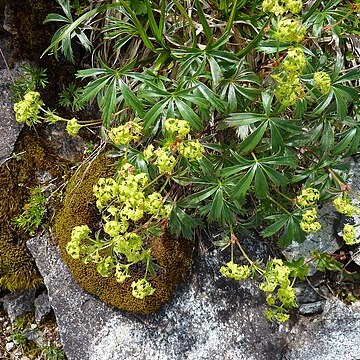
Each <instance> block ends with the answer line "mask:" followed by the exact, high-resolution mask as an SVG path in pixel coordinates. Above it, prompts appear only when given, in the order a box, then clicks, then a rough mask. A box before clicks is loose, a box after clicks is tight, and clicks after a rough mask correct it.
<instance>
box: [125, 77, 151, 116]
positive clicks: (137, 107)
mask: <svg viewBox="0 0 360 360" xmlns="http://www.w3.org/2000/svg"><path fill="white" fill-rule="evenodd" d="M119 88H120V91H121V94H122V96H123V97H124V101H125V104H126V105H127V106H129V107H130V108H131V109H133V110H134V111H135V112H136V113H137V114H138V115H139V116H140V117H144V115H145V112H144V108H143V106H142V104H141V101H140V100H138V98H137V97H136V96H135V94H134V93H133V92H132V91H131V90H130V88H129V87H128V86H127V85H126V84H125V82H124V81H122V80H121V79H119Z"/></svg>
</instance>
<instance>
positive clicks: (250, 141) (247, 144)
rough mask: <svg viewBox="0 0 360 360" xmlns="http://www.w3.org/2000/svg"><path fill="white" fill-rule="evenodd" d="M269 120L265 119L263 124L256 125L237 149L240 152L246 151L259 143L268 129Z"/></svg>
mask: <svg viewBox="0 0 360 360" xmlns="http://www.w3.org/2000/svg"><path fill="white" fill-rule="evenodd" d="M268 125H269V122H268V121H265V122H264V123H263V124H261V125H260V126H258V127H257V128H256V130H254V131H253V132H252V133H251V134H250V135H249V136H248V137H247V138H246V139H245V140H244V141H243V142H242V143H241V144H240V147H239V150H240V151H241V152H242V153H248V152H250V151H252V150H253V149H254V148H255V147H256V145H258V144H259V142H260V141H261V139H262V138H263V136H264V134H265V132H266V130H267V129H268Z"/></svg>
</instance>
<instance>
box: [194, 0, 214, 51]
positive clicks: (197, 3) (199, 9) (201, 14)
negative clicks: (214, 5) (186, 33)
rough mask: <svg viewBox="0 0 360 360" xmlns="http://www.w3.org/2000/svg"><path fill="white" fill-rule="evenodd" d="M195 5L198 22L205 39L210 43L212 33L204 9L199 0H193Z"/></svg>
mask: <svg viewBox="0 0 360 360" xmlns="http://www.w3.org/2000/svg"><path fill="white" fill-rule="evenodd" d="M195 7H196V11H197V15H198V17H199V21H200V24H201V25H202V27H203V30H204V33H205V37H206V41H207V43H208V44H211V43H212V42H213V34H212V31H211V29H210V26H209V23H208V21H207V20H206V17H205V14H204V11H203V7H202V5H201V4H200V1H199V0H195Z"/></svg>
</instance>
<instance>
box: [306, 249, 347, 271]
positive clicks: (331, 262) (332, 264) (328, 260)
mask: <svg viewBox="0 0 360 360" xmlns="http://www.w3.org/2000/svg"><path fill="white" fill-rule="evenodd" d="M312 255H313V256H314V258H315V260H314V262H315V264H316V269H317V270H319V271H322V272H324V271H326V270H330V271H341V270H342V268H343V264H342V263H341V262H339V261H337V260H335V259H334V258H332V257H331V256H330V255H329V254H326V253H320V252H318V251H313V252H312Z"/></svg>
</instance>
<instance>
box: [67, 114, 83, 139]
mask: <svg viewBox="0 0 360 360" xmlns="http://www.w3.org/2000/svg"><path fill="white" fill-rule="evenodd" d="M80 129H81V125H80V124H79V123H78V122H77V120H76V119H75V118H72V119H71V120H68V121H67V124H66V132H67V133H68V134H69V135H70V136H76V135H77V134H78V133H79V130H80Z"/></svg>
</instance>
